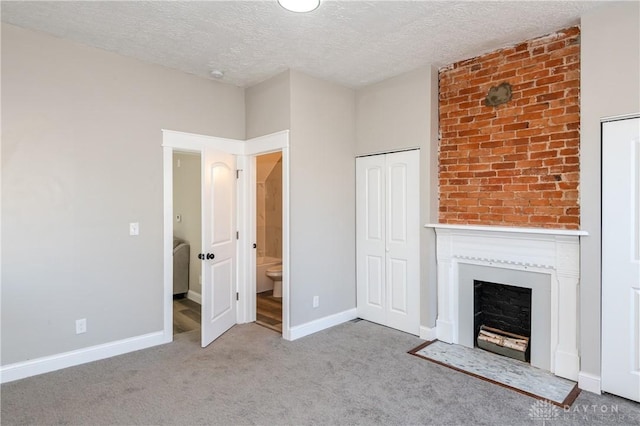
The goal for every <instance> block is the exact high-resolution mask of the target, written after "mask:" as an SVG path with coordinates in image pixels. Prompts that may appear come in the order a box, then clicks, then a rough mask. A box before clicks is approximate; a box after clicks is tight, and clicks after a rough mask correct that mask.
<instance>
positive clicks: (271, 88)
mask: <svg viewBox="0 0 640 426" xmlns="http://www.w3.org/2000/svg"><path fill="white" fill-rule="evenodd" d="M290 90H291V87H290V78H289V71H285V72H283V73H280V74H278V75H276V76H274V77H272V78H270V79H268V80H266V81H263V82H262V83H259V84H256V85H255V86H252V87H249V88H247V89H246V91H245V104H246V137H247V139H251V138H256V137H258V136H264V135H268V134H271V133H275V132H279V131H281V130H289V128H290V126H291V99H290Z"/></svg>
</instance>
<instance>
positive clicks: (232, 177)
mask: <svg viewBox="0 0 640 426" xmlns="http://www.w3.org/2000/svg"><path fill="white" fill-rule="evenodd" d="M202 173H203V176H202V182H203V186H202V191H203V193H202V203H203V208H202V210H203V212H202V213H203V214H202V219H203V220H202V230H203V237H202V238H203V241H202V249H203V250H202V253H201V256H202V261H203V262H202V347H205V346H207V345H208V344H210V343H211V342H213V341H214V340H215V339H217V338H218V337H219V336H220V335H221V334H222V333H224V332H225V331H227V330H228V329H229V328H231V327H232V326H233V325H235V324H236V225H235V222H236V209H235V206H236V159H235V156H234V155H231V154H228V153H225V152H221V151H216V150H212V149H208V148H207V149H205V150H204V155H203V167H202Z"/></svg>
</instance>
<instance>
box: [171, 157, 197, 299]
mask: <svg viewBox="0 0 640 426" xmlns="http://www.w3.org/2000/svg"><path fill="white" fill-rule="evenodd" d="M178 164H179V165H178ZM200 169H201V158H200V155H199V154H195V153H185V152H174V153H173V235H174V236H175V237H178V238H180V239H182V240H185V241H186V242H188V243H189V291H192V292H194V293H197V294H198V295H201V294H202V284H201V280H200V274H201V273H202V272H201V270H202V262H201V261H200V259H198V253H200V252H201V251H202V250H201V248H202V218H201V216H202V212H201V207H202V202H201V198H202V191H201V188H200V185H201V182H200V181H201V179H202V173H201V170H200ZM177 215H180V216H181V220H180V222H178V220H177V219H176V216H177Z"/></svg>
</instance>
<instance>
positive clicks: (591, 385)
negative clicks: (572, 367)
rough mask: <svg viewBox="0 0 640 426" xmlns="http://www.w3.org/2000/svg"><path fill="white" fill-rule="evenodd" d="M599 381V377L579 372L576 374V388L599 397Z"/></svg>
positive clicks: (600, 389)
mask: <svg viewBox="0 0 640 426" xmlns="http://www.w3.org/2000/svg"><path fill="white" fill-rule="evenodd" d="M600 380H601V379H600V376H594V375H593V374H589V373H584V372H582V371H581V372H580V373H579V374H578V387H579V388H580V389H582V390H586V391H587V392H592V393H596V394H598V395H600V394H601V393H602V387H601V384H600Z"/></svg>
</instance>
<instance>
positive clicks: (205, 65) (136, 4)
mask: <svg viewBox="0 0 640 426" xmlns="http://www.w3.org/2000/svg"><path fill="white" fill-rule="evenodd" d="M603 3H606V2H583V1H492V2H489V1H465V2H457V1H329V0H324V1H323V3H322V4H321V6H320V8H318V9H316V10H315V11H314V12H312V13H308V14H294V13H291V12H287V11H285V10H284V9H282V8H281V7H280V6H279V5H278V4H277V2H276V0H265V1H204V2H200V1H154V2H148V1H133V2H123V1H82V2H71V1H59V2H58V1H45V2H24V1H19V2H10V1H2V2H1V8H2V9H1V12H2V21H3V22H8V23H11V24H14V25H18V26H21V27H25V28H30V29H34V30H39V31H44V32H47V33H50V34H53V35H55V36H57V37H61V38H65V39H70V40H74V41H77V42H80V43H84V44H88V45H91V46H95V47H98V48H101V49H105V50H109V51H113V52H117V53H120V54H122V55H126V56H132V57H135V58H139V59H141V60H144V61H147V62H151V63H156V64H161V65H164V66H167V67H170V68H175V69H179V70H182V71H185V72H188V73H192V74H196V75H199V76H203V77H207V78H212V77H211V76H210V72H211V70H212V69H219V70H222V71H223V72H224V77H223V78H222V81H223V82H227V83H230V84H235V85H238V86H243V87H247V86H251V85H253V84H256V83H258V82H260V81H263V80H265V79H267V78H269V77H271V76H273V75H275V74H277V73H279V72H281V71H284V70H286V69H288V68H290V69H294V70H298V71H301V72H304V73H306V74H309V75H312V76H316V77H319V78H322V79H324V80H329V81H334V82H337V83H339V84H342V85H345V86H349V87H354V88H357V87H361V86H364V85H367V84H371V83H374V82H377V81H380V80H383V79H385V78H388V77H391V76H394V75H397V74H400V73H403V72H406V71H410V70H413V69H415V68H418V67H420V66H423V65H426V64H435V65H438V66H442V65H447V64H450V63H453V62H455V61H458V60H461V59H466V58H470V57H473V56H476V55H478V54H481V53H483V52H487V51H489V50H492V49H496V48H500V47H504V46H507V45H510V44H514V43H517V42H520V41H524V40H526V39H528V38H532V37H536V36H541V35H545V34H547V33H550V32H553V31H556V30H558V29H561V28H564V27H567V26H571V25H575V24H578V23H579V18H580V16H581V15H582V14H583V13H584V12H585V11H587V10H589V9H592V8H594V7H599V6H601V5H602V4H603Z"/></svg>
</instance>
